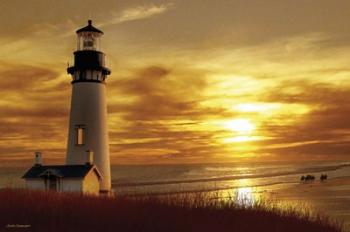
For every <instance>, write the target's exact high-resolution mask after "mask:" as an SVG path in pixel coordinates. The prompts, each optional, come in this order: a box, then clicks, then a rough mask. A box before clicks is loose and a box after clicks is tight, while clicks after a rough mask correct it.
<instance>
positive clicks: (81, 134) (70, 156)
mask: <svg viewBox="0 0 350 232" xmlns="http://www.w3.org/2000/svg"><path fill="white" fill-rule="evenodd" d="M76 34H77V50H76V51H75V52H74V66H71V67H68V69H67V72H68V73H69V74H70V75H71V76H72V82H71V83H72V95H71V109H70V118H69V131H68V144H67V156H66V165H81V164H85V163H87V162H91V160H93V163H94V164H95V165H96V167H97V169H98V170H99V172H100V173H101V179H100V192H101V193H107V192H109V191H110V189H111V174H110V161H109V141H108V128H107V104H106V78H107V76H108V75H109V74H110V73H111V71H110V70H109V69H108V68H107V67H106V66H105V54H104V53H103V52H102V51H101V48H100V42H101V41H100V39H101V37H102V35H103V32H102V31H101V30H99V29H97V28H96V27H94V26H93V25H92V21H91V20H89V21H88V25H87V26H86V27H83V28H81V29H79V30H77V31H76Z"/></svg>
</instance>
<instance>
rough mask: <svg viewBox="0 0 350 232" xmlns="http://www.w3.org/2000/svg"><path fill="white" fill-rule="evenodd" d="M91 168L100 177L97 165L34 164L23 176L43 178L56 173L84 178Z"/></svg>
mask: <svg viewBox="0 0 350 232" xmlns="http://www.w3.org/2000/svg"><path fill="white" fill-rule="evenodd" d="M91 169H94V171H95V173H96V174H97V176H98V177H99V178H101V174H100V172H99V171H98V169H97V168H96V166H95V165H89V164H86V165H48V166H43V165H34V166H33V167H31V168H30V169H29V170H28V171H27V172H26V173H25V174H24V175H23V176H22V178H41V177H43V176H47V175H48V174H49V175H54V176H57V177H66V178H84V177H85V176H86V175H87V174H88V173H89V171H90V170H91Z"/></svg>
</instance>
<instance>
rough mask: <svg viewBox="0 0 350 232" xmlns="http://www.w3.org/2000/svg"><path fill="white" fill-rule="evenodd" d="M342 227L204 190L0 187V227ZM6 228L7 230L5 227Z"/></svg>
mask: <svg viewBox="0 0 350 232" xmlns="http://www.w3.org/2000/svg"><path fill="white" fill-rule="evenodd" d="M16 224H17V225H30V227H29V228H20V229H18V231H39V232H40V231H45V232H50V231H60V232H61V231H94V232H95V231H96V232H97V231H98V232H100V231H101V232H108V231H122V232H128V231H132V232H133V231H145V232H148V231H149V232H158V231H159V232H160V231H161V232H168V231H169V232H172V231H179V232H187V231H191V232H194V231H200V232H206V231H213V232H214V231H215V232H221V231H223V232H225V231H254V232H259V231H261V232H265V231H283V232H289V231H290V232H292V231H293V232H301V231H307V232H316V231H317V232H320V231H322V232H323V231H329V232H333V231H334V232H335V231H341V227H340V225H338V224H336V223H333V222H331V221H330V220H329V219H328V218H326V217H320V216H311V215H310V214H308V213H300V211H298V210H295V209H280V208H278V207H275V206H274V204H270V203H256V204H254V205H250V206H244V205H239V204H236V203H235V201H232V200H227V199H225V200H224V199H220V198H216V197H215V196H208V195H207V194H179V195H164V196H157V197H155V196H153V197H152V196H146V197H145V196H143V197H135V196H134V197H132V196H129V197H125V196H124V197H95V196H86V195H80V194H74V193H55V192H41V191H29V190H25V189H2V190H0V231H15V230H14V228H9V225H16ZM6 227H7V228H6Z"/></svg>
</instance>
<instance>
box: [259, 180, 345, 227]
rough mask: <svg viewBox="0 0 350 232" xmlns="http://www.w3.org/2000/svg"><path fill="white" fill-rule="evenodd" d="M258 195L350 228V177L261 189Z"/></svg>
mask: <svg viewBox="0 0 350 232" xmlns="http://www.w3.org/2000/svg"><path fill="white" fill-rule="evenodd" d="M256 194H259V195H261V194H262V195H263V196H264V197H266V198H267V199H271V200H273V201H277V202H280V203H282V204H285V205H287V206H288V205H290V206H292V207H301V209H302V208H308V209H309V210H310V211H311V212H312V213H319V214H323V215H327V216H330V217H331V218H333V219H336V220H338V221H341V222H343V223H344V225H345V226H346V227H347V228H350V177H341V178H334V179H328V180H326V181H324V182H321V181H319V180H315V181H314V182H309V183H298V184H290V185H289V186H288V185H286V186H279V188H275V189H270V190H267V189H265V190H264V189H260V191H257V192H256Z"/></svg>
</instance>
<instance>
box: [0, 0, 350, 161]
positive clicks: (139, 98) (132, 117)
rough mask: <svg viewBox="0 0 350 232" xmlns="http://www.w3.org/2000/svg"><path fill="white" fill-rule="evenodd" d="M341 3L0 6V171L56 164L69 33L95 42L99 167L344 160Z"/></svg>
mask: <svg viewBox="0 0 350 232" xmlns="http://www.w3.org/2000/svg"><path fill="white" fill-rule="evenodd" d="M349 8H350V2H349V1H346V0H333V1H329V0H318V1H314V0H297V1H292V0H290V1H288V0H284V1H281V0H264V1H261V0H216V1H212V0H211V1H210V0H186V1H185V0H169V1H150V0H127V1H126V0H113V1H112V0H104V1H95V0H94V1H92V0H84V1H82V0H60V1H53V0H27V1H23V0H11V1H6V0H0V10H1V14H0V28H1V30H0V44H1V46H0V55H1V56H0V91H1V98H0V162H1V165H10V164H11V165H13V164H26V163H30V162H32V158H33V152H34V151H41V152H43V157H44V162H47V163H63V162H64V159H65V155H66V144H67V133H68V131H67V128H68V117H69V108H70V96H71V84H70V81H71V77H70V76H69V75H68V74H67V73H66V68H67V64H68V63H70V64H72V62H73V52H74V50H75V49H76V35H75V30H77V29H79V28H81V27H84V26H86V24H87V20H88V19H92V20H93V24H94V25H95V26H97V27H99V29H101V30H102V31H104V33H105V34H104V36H103V37H102V50H103V51H104V52H105V53H106V58H107V65H108V66H109V67H110V68H111V69H112V75H110V76H109V77H108V79H107V92H108V113H109V118H108V126H109V136H110V151H111V161H112V164H164V163H203V162H214V163H220V162H256V161H259V162H260V161H315V160H316V161H318V160H319V161H324V160H327V161H328V160H348V159H349V158H350V122H349V116H348V115H349V113H350V84H349V78H350V69H349V67H350V26H349V22H350V14H349V13H348V11H349Z"/></svg>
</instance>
